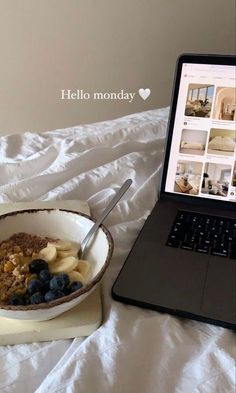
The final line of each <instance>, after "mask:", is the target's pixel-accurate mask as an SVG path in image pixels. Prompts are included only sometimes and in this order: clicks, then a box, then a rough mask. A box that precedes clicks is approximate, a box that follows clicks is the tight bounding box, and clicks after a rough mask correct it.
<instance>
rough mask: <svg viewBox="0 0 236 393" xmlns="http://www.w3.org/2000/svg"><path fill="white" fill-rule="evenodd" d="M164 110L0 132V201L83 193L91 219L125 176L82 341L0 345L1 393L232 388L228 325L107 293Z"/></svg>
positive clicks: (193, 392) (146, 192) (147, 189)
mask: <svg viewBox="0 0 236 393" xmlns="http://www.w3.org/2000/svg"><path fill="white" fill-rule="evenodd" d="M167 117H168V108H163V109H159V110H152V111H147V112H143V113H138V114H133V115H129V116H126V117H123V118H120V119H116V120H112V121H106V122H101V123H96V124H92V125H84V126H78V127H71V128H68V129H63V130H55V131H49V132H44V133H40V134H34V133H31V132H26V133H24V134H18V135H10V136H5V137H0V202H9V201H31V200H45V201H46V200H60V199H84V200H87V201H88V203H89V205H90V208H91V212H92V214H93V215H94V216H95V217H96V216H98V215H99V214H100V213H101V212H102V210H103V208H104V207H105V205H106V204H107V203H108V202H109V200H110V199H111V198H112V196H113V195H114V193H115V191H116V190H117V189H118V187H119V186H120V185H121V184H122V183H123V182H124V181H125V180H126V179H127V178H131V179H132V180H133V184H132V186H131V188H130V189H129V190H128V192H127V193H126V194H125V195H124V197H123V198H122V199H121V201H120V202H119V203H118V205H117V206H116V207H115V209H114V210H113V211H112V212H111V214H110V215H109V216H108V218H107V219H106V222H105V225H106V226H107V227H108V228H109V230H110V231H111V233H112V236H113V238H114V243H115V250H114V255H113V258H112V261H111V264H110V266H109V268H108V270H107V271H106V273H105V276H104V279H103V285H102V299H103V323H102V325H101V326H100V327H99V328H98V329H97V330H96V331H95V332H94V333H93V334H92V335H91V336H89V337H88V338H85V339H78V338H76V339H74V340H59V341H52V342H45V343H33V344H24V345H15V346H6V347H0V392H1V393H2V392H7V393H9V392H11V393H15V392H17V393H19V392H20V393H21V392H24V393H32V392H36V393H46V392H50V393H53V392H67V393H71V392H79V393H95V392H96V393H141V392H142V393H143V392H144V393H235V352H236V345H235V333H233V332H232V331H230V330H227V329H223V328H220V327H216V326H212V325H208V324H204V323H200V322H196V321H191V320H185V319H180V318H177V317H174V316H170V315H168V314H161V313H158V312H155V311H151V310H144V309H140V308H138V307H134V306H129V305H124V304H121V303H118V302H116V301H114V300H112V298H111V287H112V284H113V282H114V280H115V278H116V276H117V274H118V272H119V270H120V269H121V266H122V264H123V262H124V260H125V257H126V255H127V254H128V252H129V250H130V248H131V247H132V244H133V243H134V241H135V238H136V237H137V235H138V233H139V231H140V229H141V227H142V225H143V224H144V222H145V219H146V218H147V216H148V214H149V213H150V212H151V210H152V208H153V207H154V204H155V202H156V200H157V196H158V187H159V180H160V172H161V166H162V162H163V149H164V141H165V135H166V128H167Z"/></svg>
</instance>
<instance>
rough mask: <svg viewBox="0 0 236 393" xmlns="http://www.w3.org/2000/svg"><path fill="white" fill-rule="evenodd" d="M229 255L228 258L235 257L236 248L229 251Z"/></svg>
mask: <svg viewBox="0 0 236 393" xmlns="http://www.w3.org/2000/svg"><path fill="white" fill-rule="evenodd" d="M229 257H230V259H236V250H232V251H230V254H229Z"/></svg>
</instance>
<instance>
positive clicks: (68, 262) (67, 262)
mask: <svg viewBox="0 0 236 393" xmlns="http://www.w3.org/2000/svg"><path fill="white" fill-rule="evenodd" d="M78 262H79V260H78V259H77V258H75V257H67V258H63V259H59V260H57V261H56V262H54V263H52V264H51V265H50V266H49V270H50V272H51V273H53V274H55V273H69V272H71V271H72V270H74V269H75V268H76V267H77V265H78Z"/></svg>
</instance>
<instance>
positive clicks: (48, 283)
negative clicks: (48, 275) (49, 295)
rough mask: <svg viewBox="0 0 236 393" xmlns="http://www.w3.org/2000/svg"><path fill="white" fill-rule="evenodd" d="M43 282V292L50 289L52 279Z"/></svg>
mask: <svg viewBox="0 0 236 393" xmlns="http://www.w3.org/2000/svg"><path fill="white" fill-rule="evenodd" d="M42 283H43V286H42V289H41V292H42V293H46V292H48V291H49V290H50V280H47V281H42Z"/></svg>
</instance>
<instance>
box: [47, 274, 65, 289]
mask: <svg viewBox="0 0 236 393" xmlns="http://www.w3.org/2000/svg"><path fill="white" fill-rule="evenodd" d="M69 283H70V279H69V277H68V275H67V274H66V273H60V274H57V275H55V276H54V277H53V278H52V279H51V281H50V289H51V290H56V289H60V290H63V289H65V288H66V287H67V286H68V285H69Z"/></svg>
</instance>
